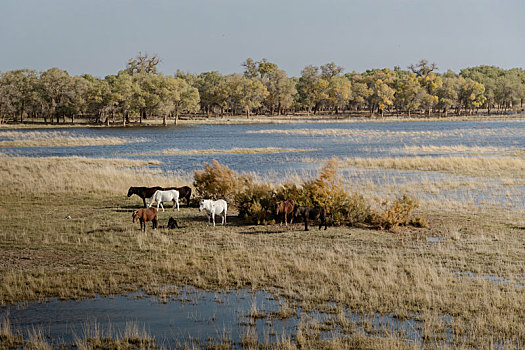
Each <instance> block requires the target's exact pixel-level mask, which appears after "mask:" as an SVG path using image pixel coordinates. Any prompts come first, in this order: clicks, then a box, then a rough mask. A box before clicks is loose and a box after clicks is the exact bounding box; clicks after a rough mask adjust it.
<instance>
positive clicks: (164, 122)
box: [162, 113, 168, 126]
mask: <svg viewBox="0 0 525 350" xmlns="http://www.w3.org/2000/svg"><path fill="white" fill-rule="evenodd" d="M166 119H167V113H164V114H163V115H162V126H167V125H168V122H167V120H166Z"/></svg>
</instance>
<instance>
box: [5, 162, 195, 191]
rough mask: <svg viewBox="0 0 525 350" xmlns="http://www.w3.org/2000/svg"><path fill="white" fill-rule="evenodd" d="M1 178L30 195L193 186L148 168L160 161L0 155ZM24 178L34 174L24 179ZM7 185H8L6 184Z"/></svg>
mask: <svg viewBox="0 0 525 350" xmlns="http://www.w3.org/2000/svg"><path fill="white" fill-rule="evenodd" d="M0 162H1V164H0V178H2V179H9V180H8V183H9V186H11V188H13V189H16V190H17V191H26V192H40V193H42V194H44V193H50V192H57V191H58V192H71V193H86V194H89V193H98V194H102V193H112V194H115V193H125V192H127V190H128V188H129V187H130V186H150V185H151V186H153V185H159V186H174V184H178V183H191V181H192V179H191V178H189V177H188V176H187V175H185V174H184V175H180V176H177V175H171V176H166V175H164V174H162V172H161V171H160V170H155V169H154V168H146V167H147V166H150V165H158V164H161V162H159V161H154V160H153V161H142V160H130V159H103V158H85V157H46V158H31V157H7V156H4V155H1V154H0ZM21 174H26V175H27V174H31V175H30V176H23V175H21ZM6 184H7V183H6Z"/></svg>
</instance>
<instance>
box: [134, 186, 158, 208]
mask: <svg viewBox="0 0 525 350" xmlns="http://www.w3.org/2000/svg"><path fill="white" fill-rule="evenodd" d="M158 190H162V187H159V186H156V187H133V186H131V187H130V188H129V190H128V197H131V196H132V195H134V194H136V195H137V196H139V197H140V198H142V201H143V202H144V208H146V198H148V201H149V198H151V197H153V195H154V194H155V191H158Z"/></svg>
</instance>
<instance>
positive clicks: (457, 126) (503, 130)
mask: <svg viewBox="0 0 525 350" xmlns="http://www.w3.org/2000/svg"><path fill="white" fill-rule="evenodd" d="M301 129H309V130H313V131H314V132H322V131H333V130H335V132H337V131H339V132H342V133H348V134H346V135H339V136H337V135H335V136H334V135H332V134H328V135H303V134H293V133H292V134H281V133H279V134H275V133H260V132H262V131H266V130H270V131H272V130H273V131H275V130H288V131H293V130H301ZM46 130H48V131H56V130H60V131H61V132H67V134H68V135H71V136H82V137H119V138H124V139H126V140H129V141H130V143H127V144H122V145H106V146H82V147H12V148H11V147H10V148H2V149H1V151H2V152H3V153H6V154H9V155H23V156H71V155H77V156H85V157H103V158H113V157H121V158H132V159H157V160H160V161H162V162H163V164H162V165H161V166H160V168H161V169H162V170H165V171H192V170H195V169H200V168H202V163H203V162H204V161H208V162H209V161H211V160H212V159H217V160H218V161H219V162H221V163H223V164H227V165H228V166H229V167H230V168H232V169H234V170H237V171H254V172H257V173H259V174H263V175H264V174H267V173H269V172H270V173H277V174H283V173H285V172H286V171H290V170H303V169H305V170H310V169H316V168H317V167H318V164H308V163H304V162H303V161H302V159H303V158H304V157H308V158H313V159H328V158H331V157H332V156H337V157H340V158H344V157H384V156H396V155H402V154H403V152H402V148H404V147H405V146H421V145H424V146H449V145H465V146H468V147H501V148H508V149H510V148H517V149H520V148H521V149H523V148H525V123H522V122H500V121H498V122H480V121H462V122H454V121H443V122H400V123H390V122H385V123H381V122H377V123H366V122H363V123H360V122H356V123H293V124H254V125H252V124H250V125H235V124H232V125H193V126H169V127H131V128H71V129H67V130H64V129H46ZM31 131H35V130H32V129H27V130H25V132H31ZM38 131H42V129H39V130H38ZM21 132H24V131H21ZM5 139H6V138H5V137H4V136H2V131H0V141H1V140H5ZM143 139H146V142H134V140H143ZM234 147H238V148H266V147H279V148H300V149H315V150H314V151H307V152H293V153H291V152H281V153H264V154H216V155H198V154H197V155H147V156H141V155H129V154H132V153H146V152H147V153H150V152H159V151H163V150H165V149H173V148H177V149H181V150H204V149H231V148H234ZM400 150H401V151H400ZM404 155H406V154H404ZM412 155H420V154H417V153H415V154H412ZM421 155H425V156H429V157H432V156H440V155H444V154H443V153H432V154H421Z"/></svg>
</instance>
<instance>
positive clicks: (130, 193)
mask: <svg viewBox="0 0 525 350" xmlns="http://www.w3.org/2000/svg"><path fill="white" fill-rule="evenodd" d="M133 193H135V187H133V186H132V187H130V188H129V190H128V197H131V195H132V194H133Z"/></svg>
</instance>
